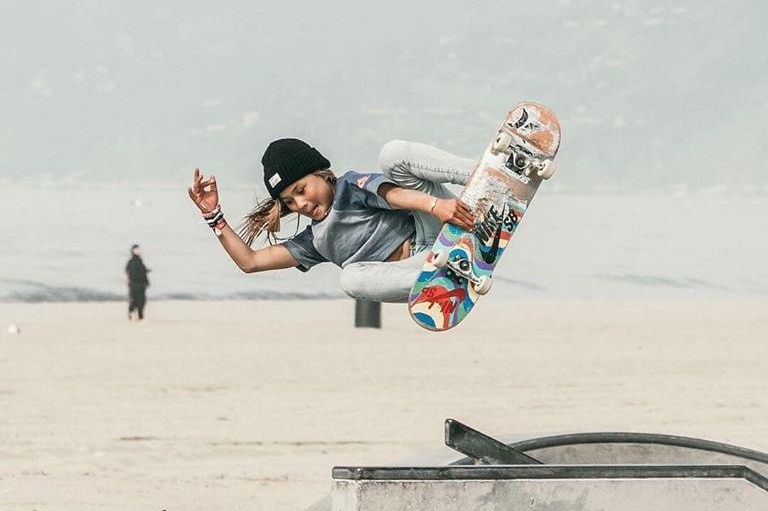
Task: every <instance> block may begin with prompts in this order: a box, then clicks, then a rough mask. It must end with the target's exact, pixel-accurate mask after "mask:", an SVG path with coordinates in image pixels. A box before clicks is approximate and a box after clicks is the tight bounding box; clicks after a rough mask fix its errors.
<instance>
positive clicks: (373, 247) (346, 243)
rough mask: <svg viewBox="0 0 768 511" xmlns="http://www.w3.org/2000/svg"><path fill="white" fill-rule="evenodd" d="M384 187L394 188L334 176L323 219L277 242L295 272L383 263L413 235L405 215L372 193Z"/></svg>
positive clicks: (375, 180)
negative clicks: (333, 190)
mask: <svg viewBox="0 0 768 511" xmlns="http://www.w3.org/2000/svg"><path fill="white" fill-rule="evenodd" d="M384 183H391V184H394V183H392V181H390V180H389V179H387V178H386V177H384V175H383V174H360V173H357V172H352V171H350V172H347V173H346V174H344V175H343V176H341V177H339V178H338V180H337V181H336V193H335V195H334V198H333V204H332V206H331V211H330V212H329V213H328V216H326V217H325V218H324V219H323V220H321V221H319V222H318V221H313V222H312V224H311V225H309V226H307V228H306V229H304V230H303V231H302V232H300V233H299V234H297V235H296V236H294V237H293V238H291V239H290V240H287V241H285V242H284V243H283V246H284V247H285V248H287V249H288V252H290V253H291V255H292V256H293V257H294V259H296V260H297V261H298V262H299V265H298V266H297V268H298V269H299V270H302V271H307V270H309V269H310V268H311V267H313V266H314V265H316V264H318V263H323V262H332V263H334V264H335V265H337V266H340V267H342V268H343V267H344V266H346V265H348V264H349V263H355V262H360V261H384V260H385V259H386V258H387V257H389V255H391V254H392V252H394V251H395V249H396V248H397V247H399V246H400V245H401V244H402V243H403V242H404V241H405V240H406V239H407V238H408V237H409V236H411V235H412V234H413V233H414V231H415V224H414V221H413V217H412V216H411V214H410V213H409V212H408V211H407V210H403V209H392V207H391V206H390V205H389V204H388V203H387V201H385V200H384V199H383V198H382V197H381V196H379V194H378V193H377V192H378V189H379V186H381V185H382V184H384Z"/></svg>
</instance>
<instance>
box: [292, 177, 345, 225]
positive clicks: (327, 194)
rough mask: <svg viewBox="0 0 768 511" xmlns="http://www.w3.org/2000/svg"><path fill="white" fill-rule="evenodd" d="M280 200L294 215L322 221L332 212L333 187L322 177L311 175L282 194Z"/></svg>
mask: <svg viewBox="0 0 768 511" xmlns="http://www.w3.org/2000/svg"><path fill="white" fill-rule="evenodd" d="M280 199H281V200H282V201H283V204H285V205H286V206H287V207H288V209H290V210H291V211H293V212H294V213H299V214H300V215H304V216H306V217H309V218H311V219H312V220H316V221H320V220H322V219H324V218H325V217H326V216H328V213H329V212H330V211H331V204H333V187H332V185H331V183H329V182H328V181H326V180H325V179H323V178H322V177H320V176H317V175H315V174H309V175H307V176H304V177H302V178H301V179H299V180H298V181H296V182H295V183H293V184H292V185H290V186H289V187H288V188H286V189H285V190H283V191H282V192H280Z"/></svg>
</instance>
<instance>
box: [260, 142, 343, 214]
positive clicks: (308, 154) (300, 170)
mask: <svg viewBox="0 0 768 511" xmlns="http://www.w3.org/2000/svg"><path fill="white" fill-rule="evenodd" d="M261 164H262V165H264V186H266V187H267V191H268V192H269V195H270V196H271V197H272V198H273V199H277V198H278V197H279V196H280V192H282V191H283V190H285V189H286V188H288V187H289V186H290V185H292V184H293V183H295V182H296V181H298V180H299V179H301V178H302V177H304V176H306V175H308V174H311V173H312V172H314V171H316V170H323V169H327V168H330V167H331V162H329V161H328V160H327V159H326V158H325V156H323V155H322V154H320V151H318V150H317V149H315V148H314V147H311V146H310V145H309V144H307V143H306V142H304V141H302V140H298V139H295V138H281V139H280V140H275V141H274V142H272V143H271V144H269V146H268V147H267V150H266V151H264V156H262V157H261Z"/></svg>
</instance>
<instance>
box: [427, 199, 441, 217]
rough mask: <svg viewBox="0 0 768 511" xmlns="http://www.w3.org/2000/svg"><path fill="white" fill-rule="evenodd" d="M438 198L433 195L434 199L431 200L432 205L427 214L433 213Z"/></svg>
mask: <svg viewBox="0 0 768 511" xmlns="http://www.w3.org/2000/svg"><path fill="white" fill-rule="evenodd" d="M438 200H439V199H438V198H437V197H435V200H434V201H432V207H431V208H429V214H430V215H434V214H435V207H436V206H437V201H438Z"/></svg>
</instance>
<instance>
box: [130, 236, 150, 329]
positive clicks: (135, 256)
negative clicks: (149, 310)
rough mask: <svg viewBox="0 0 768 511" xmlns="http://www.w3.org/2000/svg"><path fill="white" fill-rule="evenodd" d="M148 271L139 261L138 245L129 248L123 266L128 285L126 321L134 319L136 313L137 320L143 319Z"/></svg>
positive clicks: (142, 262) (139, 249)
mask: <svg viewBox="0 0 768 511" xmlns="http://www.w3.org/2000/svg"><path fill="white" fill-rule="evenodd" d="M149 271H150V270H148V269H147V267H146V266H144V261H142V259H141V248H140V247H139V246H138V245H133V246H132V247H131V258H130V259H129V260H128V264H126V265H125V280H126V282H127V283H128V319H129V320H132V319H134V314H133V313H134V311H136V313H137V315H138V317H137V319H139V320H142V319H144V305H146V303H147V288H148V287H149V279H148V278H147V273H149Z"/></svg>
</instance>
